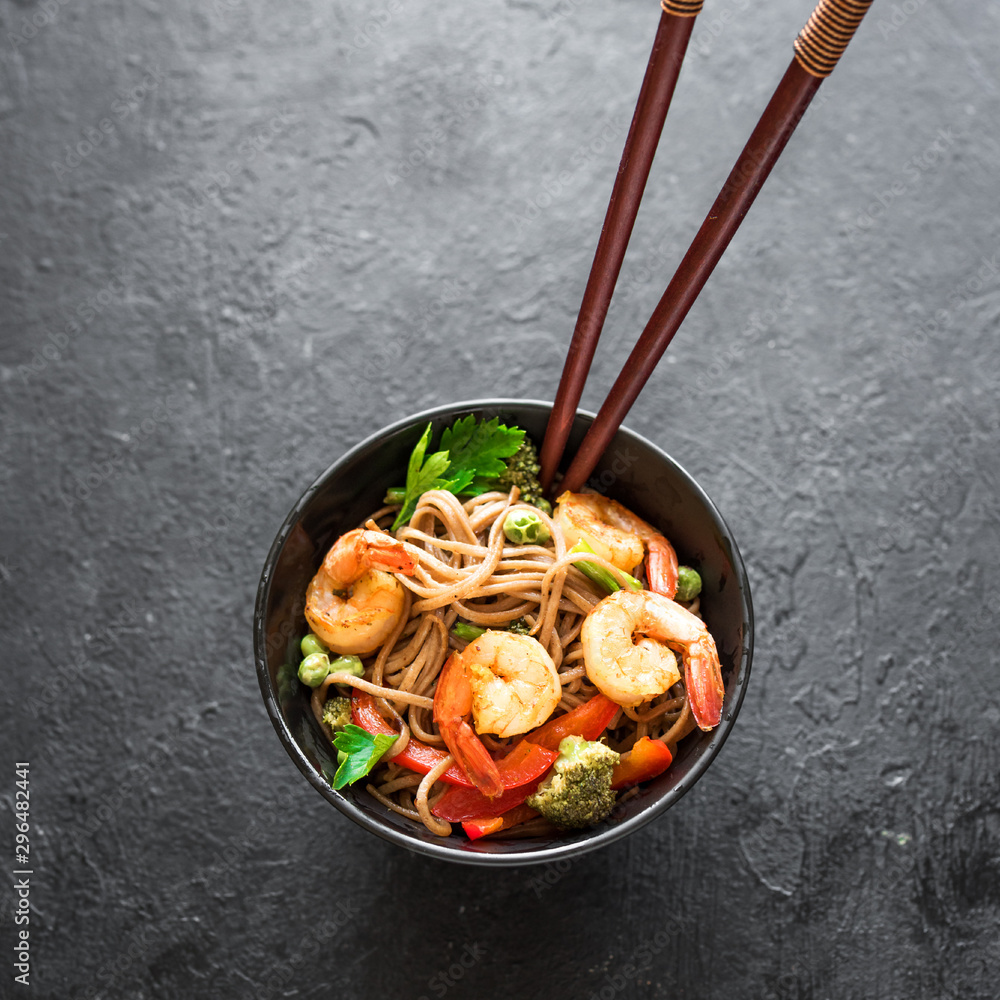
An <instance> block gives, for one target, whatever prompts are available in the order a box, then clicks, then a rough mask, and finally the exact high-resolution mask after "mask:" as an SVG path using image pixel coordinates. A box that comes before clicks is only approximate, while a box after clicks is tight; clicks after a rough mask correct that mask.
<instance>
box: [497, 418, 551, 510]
mask: <svg viewBox="0 0 1000 1000" xmlns="http://www.w3.org/2000/svg"><path fill="white" fill-rule="evenodd" d="M541 471H542V467H541V465H540V464H539V462H538V451H537V449H536V448H535V445H534V443H533V442H532V440H531V439H530V438H529V437H528V436H527V434H525V436H524V440H523V441H522V442H521V447H520V448H518V449H517V451H515V452H514V454H513V455H511V456H510V458H508V459H507V471H506V472H503V473H501V474H500V477H499V479H498V483H499V488H500V489H503V490H509V489H510V488H511V487H512V486H516V487H517V488H518V489H519V490H520V491H521V499H522V500H523V501H524V502H525V503H530V504H533V505H534V506H535V507H538V508H539V509H540V510H544V511H545V513H546V514H551V513H552V504H550V503H549V502H548V500H546V499H545V497H544V496H543V495H542V484H541V481H540V480H539V478H538V473H539V472H541Z"/></svg>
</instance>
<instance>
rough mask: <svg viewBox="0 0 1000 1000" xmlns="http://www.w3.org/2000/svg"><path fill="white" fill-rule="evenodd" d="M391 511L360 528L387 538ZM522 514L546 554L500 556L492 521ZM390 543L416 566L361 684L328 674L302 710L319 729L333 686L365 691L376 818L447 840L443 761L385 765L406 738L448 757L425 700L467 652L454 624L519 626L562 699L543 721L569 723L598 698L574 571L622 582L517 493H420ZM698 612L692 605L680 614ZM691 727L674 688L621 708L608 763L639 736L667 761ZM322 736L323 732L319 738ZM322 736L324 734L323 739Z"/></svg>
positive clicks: (528, 549)
mask: <svg viewBox="0 0 1000 1000" xmlns="http://www.w3.org/2000/svg"><path fill="white" fill-rule="evenodd" d="M398 510H399V507H398V506H388V507H383V508H382V509H381V510H378V511H375V512H374V513H373V514H372V515H371V517H370V518H368V519H367V521H366V522H365V525H364V526H365V527H366V528H369V529H375V530H382V531H387V532H388V531H389V525H390V524H391V523H392V521H393V518H394V517H395V515H396V513H397V511H398ZM517 510H525V511H531V512H533V513H534V514H536V515H537V516H538V517H539V518H540V519H541V520H542V521H544V522H545V525H546V527H547V528H548V529H549V533H550V535H551V538H550V540H549V542H547V543H546V544H545V545H511V544H510V543H509V542H508V541H507V539H506V537H505V536H504V533H503V522H504V519H505V518H506V516H507V514H508V513H510V512H511V511H517ZM395 537H396V538H397V539H398V540H399V541H401V542H403V544H404V546H405V548H406V549H407V551H408V552H409V553H410V555H411V556H413V558H414V559H415V560H416V564H417V565H416V569H415V571H414V573H413V575H412V576H403V575H402V574H396V578H397V579H398V580H399V581H400V583H402V584H403V586H404V587H405V588H406V590H407V594H406V602H405V605H404V609H403V614H402V615H401V616H400V620H399V623H398V624H397V627H396V629H395V631H394V632H393V634H392V635H390V636H389V638H388V639H387V640H386V642H385V643H384V644H383V645H382V647H381V648H380V649H379V650H378V651H377V652H376V653H373V654H371V655H369V656H367V657H364V664H365V677H364V678H359V677H354V676H352V675H350V674H344V673H335V674H331V675H330V676H329V677H327V678H326V680H325V681H324V682H323V683H322V684H321V685H320V686H319V687H317V688H315V689H314V690H313V694H312V710H313V713H314V715H315V716H316V719H317V721H319V722H320V724H321V725H323V723H322V716H323V707H324V705H325V703H326V701H327V698H328V697H330V696H331V695H332V694H333V693H335V692H330V691H329V689H330V686H331V685H333V684H344V685H350V686H351V687H355V688H358V689H360V690H362V691H367V692H368V693H370V694H372V695H374V696H375V698H376V704H377V706H378V707H379V710H380V711H381V713H382V714H383V715H384V716H385V717H386V719H387V721H388V722H389V724H390V725H392V726H393V728H394V729H396V731H397V732H399V734H400V736H399V739H397V740H396V741H395V743H394V744H393V745H392V747H390V749H389V750H388V751H387V753H386V755H385V757H384V758H383V760H382V761H381V762H380V763H379V765H378V766H377V768H376V769H375V771H374V772H373V773H372V778H373V780H372V781H371V782H370V783H369V784H368V786H367V788H368V791H369V792H370V793H371V794H372V795H373V796H374V797H375V798H376V799H378V801H379V802H381V803H382V804H383V805H385V806H386V808H388V809H391V810H393V812H396V813H399V814H400V815H402V816H406V817H408V818H410V819H412V820H414V821H416V822H418V823H423V824H424V826H426V827H427V829H428V830H430V831H431V832H432V833H435V834H437V835H439V836H446V835H447V834H448V833H450V832H451V827H450V825H449V824H448V823H446V822H445V821H443V820H440V819H438V818H437V817H435V816H433V815H432V813H431V810H432V809H433V807H434V804H435V802H436V801H437V800H438V799H439V798H440V797H441V795H443V794H444V792H445V791H447V789H448V788H449V787H451V786H449V785H447V784H445V783H444V782H442V781H440V780H439V778H440V776H441V775H442V774H444V772H445V771H446V770H447V769H448V767H449V765H450V764H451V763H452V762H453V759H452V757H451V756H450V755H449V756H448V757H447V759H446V760H443V761H442V762H441V763H440V764H439V765H437V766H435V767H434V769H433V770H432V771H431V772H430V773H428V774H426V775H422V774H417V773H415V772H414V771H411V770H410V769H408V768H405V767H402V766H400V765H398V764H394V763H393V762H392V758H393V757H394V756H396V755H397V754H399V753H402V751H403V750H404V749H405V748H406V745H407V743H408V742H409V740H410V738H411V735H412V737H413V738H414V739H417V740H420V741H422V742H423V743H427V744H429V745H430V746H434V747H439V748H442V749H444V750H447V747H445V744H444V740H443V739H442V738H441V736H440V735H439V733H438V730H437V726H436V725H435V724H434V720H433V717H432V708H433V698H434V689H435V686H436V684H437V678H438V674H439V673H440V672H441V668H442V667H443V666H444V663H445V660H446V659H447V658H448V656H449V655H450V654H451V653H452V652H453V651H455V650H461V649H464V648H465V646H466V645H467V643H466V642H465V641H463V640H461V639H457V638H456V637H455V636H453V635H452V634H451V628H452V626H453V625H454V624H455V623H456V621H458V620H459V619H460V618H461V619H462V620H464V621H466V622H471V623H472V624H473V625H478V626H481V627H483V628H491V629H503V628H506V627H508V626H510V625H511V624H512V623H514V622H517V621H519V620H522V621H523V623H524V624H526V625H527V627H528V629H529V634H530V635H533V636H534V637H535V638H536V639H537V640H538V641H539V642H540V643H541V644H542V645H543V646H544V647H545V649H546V650H547V651H548V653H549V655H550V656H551V657H552V660H553V662H554V663H555V666H556V669H557V671H558V673H559V679H560V681H561V683H562V698H561V700H560V701H559V704H558V706H557V708H556V709H555V712H554V713H553V716H557V715H560V714H562V713H563V712H568V711H570V710H571V709H574V708H576V707H577V706H578V705H581V704H582V703H583V702H585V701H587V700H588V699H589V698H592V697H593V696H594V695H595V694H597V693H598V691H597V688H596V687H594V686H593V685H592V684H591V683H590V682H589V681H588V680H587V676H586V673H585V670H584V662H583V649H582V648H581V644H580V640H579V635H580V629H581V627H582V626H583V620H584V618H585V617H586V615H587V612H589V611H590V609H591V608H592V607H594V606H595V605H596V604H597V603H598V602H599V601H600V600H601V598H602V597H604V596H606V595H605V594H604V593H603V592H601V591H599V590H598V589H597V588H596V586H595V585H594V584H593V583H591V582H590V580H588V579H587V577H585V576H584V575H583V574H582V573H581V572H580V571H579V570H577V569H575V568H574V566H573V564H574V563H575V562H580V561H582V560H587V561H588V562H590V563H595V564H597V565H598V566H601V567H602V568H604V569H605V570H607V571H608V572H609V573H610V574H612V575H613V576H614V577H615V578H616V579H617V580H619V581H620V582H623V583H624V579H625V574H623V573H622V571H621V570H619V569H617V568H616V567H615V566H613V565H612V564H611V563H609V562H608V561H607V560H605V559H602V558H600V557H599V556H596V555H592V554H590V553H570V552H569V551H568V549H569V546H568V545H567V544H566V540H565V538H564V536H563V533H562V531H561V529H560V528H559V526H558V525H557V524H556V523H555V521H553V519H552V518H551V517H549V516H548V515H547V514H546V513H545V512H544V511H541V510H539V508H537V507H534V506H532V505H530V504H526V503H520V502H518V490H517V488H516V487H514V488H513V489H512V490H511V492H510V493H509V494H507V493H498V492H493V493H484V494H482V495H481V496H478V497H473V498H472V499H471V500H466V501H465V502H462V501H461V500H460V499H459V498H458V497H456V496H454V495H453V494H451V493H448V492H446V491H441V490H431V491H430V492H427V493H424V494H423V496H422V497H421V498H420V501H419V503H418V504H417V508H416V511H415V512H414V514H413V517H412V518H411V519H410V523H409V524H408V525H405V526H404V527H402V528H400V529H399V530H398V531H397V532H396V533H395ZM685 606H686V607H687V608H688V610H690V611H692V612H693V613H695V614H697V613H698V600H697V599H695V601H693V602H692V603H690V604H687V605H685ZM694 727H695V724H694V720H693V718H692V715H691V710H690V708H689V706H688V699H687V692H686V691H685V688H684V681H683V679H682V680H681V681H680V682H679V683H678V684H675V685H674V686H673V687H672V688H671V689H670V690H669V691H667V692H666V693H665V694H663V695H660V696H659V697H658V698H655V699H654V700H653V701H651V702H647V703H645V704H643V705H641V706H636V707H633V708H621V709H620V710H619V711H618V712H617V713H616V715H615V716H614V718H613V719H612V720H611V723H610V725H609V726H608V729H607V731H606V733H605V739H606V742H607V743H608V745H609V746H610V747H611V748H612V749H613V750H616V751H618V752H619V753H624V752H625V751H626V750H629V749H630V748H631V747H632V745H633V744H634V743H635V741H636V740H638V739H641V738H642V737H644V736H648V737H651V738H652V739H657V740H661V741H662V742H663V743H665V744H667V745H668V746H669V747H670V749H671V751H675V750H676V744H677V742H678V740H680V739H682V738H683V737H684V736H686V735H687V734H688V733H689V732H691V730H692V729H694ZM323 728H324V730H326V727H325V726H324V727H323ZM328 735H329V733H328ZM480 739H481V740H482V741H483V743H484V744H485V746H486V747H487V748H488V749H489V750H490V751H495V750H499V749H501V748H503V747H506V746H508V745H510V744H512V743H513V742H516V741H517V740H519V739H521V737H519V736H517V737H511V738H509V739H499V738H497V737H494V736H489V735H480ZM543 824H545V821H544V820H541V819H539V820H532V821H529V822H528V823H524V824H522V825H521V826H518V827H515V828H513V829H512V830H511V831H509V832H508V834H507V835H508V836H514V835H521V836H527V835H531V834H532V833H533V832H535V831H537V830H539V829H540V828H541V827H542V825H543Z"/></svg>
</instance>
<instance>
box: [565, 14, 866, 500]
mask: <svg viewBox="0 0 1000 1000" xmlns="http://www.w3.org/2000/svg"><path fill="white" fill-rule="evenodd" d="M871 4H872V0H820V2H819V4H818V6H817V7H816V9H815V10H814V11H813V13H812V16H811V17H810V18H809V21H808V23H807V24H806V26H805V28H803V30H802V33H801V34H800V35H799V37H798V39H797V40H796V43H795V58H794V59H792V62H791V64H790V65H789V67H788V69H787V70H786V71H785V75H784V77H782V80H781V82H780V83H779V84H778V88H777V90H775V92H774V96H773V97H772V98H771V100H770V102H769V103H768V105H767V107H766V108H765V110H764V113H763V115H761V118H760V121H759V122H758V123H757V127H756V128H755V129H754V130H753V133H752V134H751V136H750V139H749V140H748V142H747V144H746V146H745V147H744V148H743V152H742V153H741V154H740V156H739V159H737V161H736V165H735V166H734V167H733V169H732V171H731V172H730V174H729V177H728V179H727V180H726V183H725V184H724V185H723V187H722V191H721V192H719V196H718V197H717V198H716V199H715V203H714V204H713V205H712V207H711V209H710V210H709V213H708V216H707V217H706V218H705V221H704V222H703V223H702V225H701V228H700V229H699V230H698V233H697V235H696V236H695V238H694V241H693V242H692V243H691V246H690V248H689V249H688V252H687V253H686V254H685V255H684V259H683V260H682V261H681V263H680V266H679V267H678V268H677V271H676V272H675V274H674V276H673V278H672V279H671V281H670V284H669V285H668V286H667V290H666V291H665V292H664V293H663V297H662V298H661V299H660V301H659V303H658V304H657V306H656V309H655V310H654V311H653V315H652V316H651V317H650V319H649V322H648V323H647V324H646V327H645V329H644V330H643V331H642V334H641V336H640V337H639V340H638V341H637V342H636V345H635V347H634V348H633V350H632V353H631V354H630V355H629V357H628V360H627V361H626V362H625V367H624V368H623V369H622V371H621V374H620V375H619V376H618V378H617V380H616V381H615V384H614V385H613V386H612V388H611V392H610V393H609V394H608V397H607V399H606V400H605V402H604V405H603V406H602V407H601V409H600V411H599V412H598V414H597V417H596V419H595V420H594V423H593V424H592V425H591V427H590V429H589V430H588V432H587V434H586V436H585V437H584V439H583V442H582V443H581V445H580V448H579V450H578V451H577V453H576V456H575V457H574V459H573V461H572V462H571V464H570V467H569V469H568V470H567V472H566V475H565V477H564V478H563V480H562V483H561V484H560V489H564V490H574V491H576V490H579V489H580V488H581V487H582V486H583V485H584V483H585V482H586V481H587V479H588V477H589V476H590V475H591V473H592V472H593V471H594V468H595V467H596V465H597V463H598V461H599V460H600V458H601V455H602V454H603V453H604V450H605V449H606V448H607V446H608V444H609V443H610V441H611V439H612V438H613V437H614V435H615V433H616V432H617V430H618V428H619V427H620V426H621V423H622V421H623V420H624V419H625V415H626V414H627V413H628V411H629V410H630V409H631V407H632V404H633V403H634V402H635V400H636V397H637V396H638V395H639V393H640V391H641V390H642V387H643V386H644V385H645V384H646V381H647V379H648V378H649V376H650V375H651V374H652V373H653V370H654V369H655V368H656V364H657V362H658V361H659V360H660V358H661V357H662V355H663V352H664V351H665V350H666V349H667V346H668V345H669V343H670V341H671V340H672V339H673V336H674V334H675V333H676V332H677V330H678V328H679V327H680V325H681V323H682V322H683V321H684V317H685V316H687V314H688V311H689V310H690V309H691V306H692V305H694V302H695V299H697V297H698V294H699V293H700V292H701V290H702V288H703V287H704V286H705V282H706V281H708V278H709V276H710V275H711V273H712V271H713V270H714V269H715V265H716V264H718V262H719V260H720V259H721V257H722V255H723V253H724V252H725V250H726V247H728V246H729V242H730V240H732V238H733V236H734V235H735V234H736V230H737V229H739V226H740V223H741V222H742V221H743V218H744V216H745V215H746V213H747V212H748V211H749V209H750V206H751V205H752V204H753V201H754V199H755V198H756V197H757V192H758V191H760V189H761V187H762V185H763V184H764V181H765V180H766V179H767V176H768V174H770V172H771V169H772V168H773V167H774V164H775V163H776V162H777V160H778V157H779V156H780V155H781V152H782V150H783V149H784V148H785V145H786V143H787V142H788V140H789V139H790V138H791V136H792V133H793V132H794V131H795V128H796V126H797V125H798V123H799V121H800V120H801V118H802V116H803V115H804V114H805V112H806V108H808V107H809V102H810V101H811V100H812V99H813V96H814V95H815V93H816V91H817V90H818V89H819V86H820V84H821V83H822V82H823V80H824V79H825V78H826V76H827V75H829V73H830V72H832V70H833V68H834V66H836V64H837V60H838V59H839V58H840V57H841V55H843V52H844V49H846V48H847V45H848V43H849V42H850V40H851V38H852V37H853V36H854V32H855V31H856V30H857V27H858V25H859V24H860V23H861V19H862V17H864V15H865V13H866V12H867V10H868V8H869V7H870V6H871Z"/></svg>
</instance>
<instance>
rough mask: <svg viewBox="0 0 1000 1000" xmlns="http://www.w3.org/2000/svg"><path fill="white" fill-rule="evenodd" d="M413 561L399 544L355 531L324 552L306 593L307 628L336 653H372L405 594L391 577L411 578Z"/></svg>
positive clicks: (390, 625) (396, 616)
mask: <svg viewBox="0 0 1000 1000" xmlns="http://www.w3.org/2000/svg"><path fill="white" fill-rule="evenodd" d="M415 567H416V561H415V560H414V558H413V556H412V555H410V553H409V552H407V551H406V548H405V546H404V545H403V543H402V542H398V541H396V539H394V538H393V537H392V536H391V535H387V534H385V533H384V532H381V531H370V530H366V529H364V528H355V529H354V530H353V531H348V532H347V534H346V535H341V537H340V538H338V539H337V541H336V542H334V544H333V546H332V547H331V548H330V551H329V552H327V554H326V557H325V558H324V559H323V564H322V565H321V566H320V568H319V570H318V571H317V573H316V575H315V576H314V577H313V578H312V581H311V582H310V584H309V588H308V589H307V590H306V607H305V616H306V620H307V621H308V622H309V627H310V628H311V629H312V630H313V632H315V633H316V635H318V636H319V637H320V639H322V640H323V642H325V643H326V645H327V646H329V648H330V649H332V650H333V651H334V652H337V653H355V654H358V653H371V652H374V651H375V650H376V649H378V648H379V646H381V645H382V643H383V642H385V640H386V639H387V638H388V637H389V635H390V634H391V633H392V630H393V628H394V627H395V625H396V623H397V622H398V621H399V619H400V616H401V615H402V613H403V608H404V606H405V602H406V592H405V590H404V588H403V585H402V584H401V583H400V582H399V581H398V580H397V579H396V578H395V577H394V576H393V575H392V574H393V573H403V574H410V573H412V572H413V571H414V569H415Z"/></svg>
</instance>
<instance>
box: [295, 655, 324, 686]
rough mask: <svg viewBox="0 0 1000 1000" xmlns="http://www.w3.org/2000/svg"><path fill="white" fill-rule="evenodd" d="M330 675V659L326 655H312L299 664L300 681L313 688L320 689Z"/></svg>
mask: <svg viewBox="0 0 1000 1000" xmlns="http://www.w3.org/2000/svg"><path fill="white" fill-rule="evenodd" d="M328 673H330V657H329V656H327V655H326V653H310V654H309V655H308V656H307V657H306V658H305V659H304V660H303V661H302V662H301V663H300V664H299V680H300V681H302V683H303V684H307V685H309V687H311V688H315V687H319V686H320V684H322V683H323V681H325V680H326V675H327V674H328Z"/></svg>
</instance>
